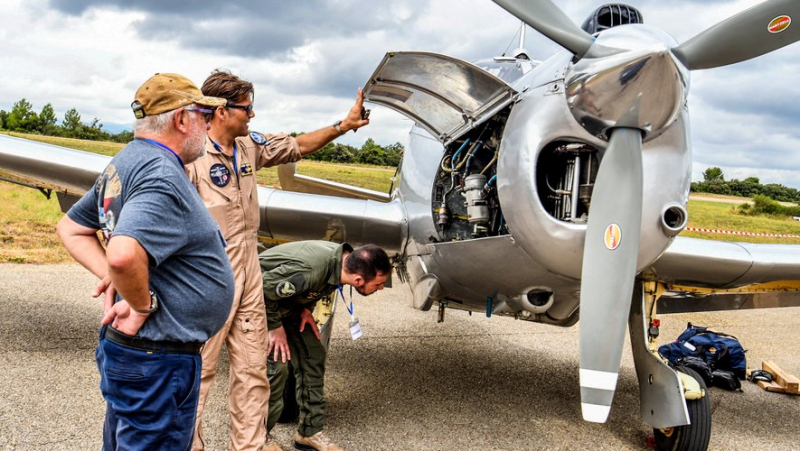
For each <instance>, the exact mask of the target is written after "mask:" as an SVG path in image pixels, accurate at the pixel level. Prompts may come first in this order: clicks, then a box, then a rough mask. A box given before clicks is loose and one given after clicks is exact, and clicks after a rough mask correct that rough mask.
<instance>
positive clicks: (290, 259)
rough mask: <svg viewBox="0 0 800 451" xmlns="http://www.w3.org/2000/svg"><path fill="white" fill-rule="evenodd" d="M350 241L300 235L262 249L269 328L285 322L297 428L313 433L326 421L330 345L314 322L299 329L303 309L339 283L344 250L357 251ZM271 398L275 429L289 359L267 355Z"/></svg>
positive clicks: (305, 434) (302, 432) (270, 424)
mask: <svg viewBox="0 0 800 451" xmlns="http://www.w3.org/2000/svg"><path fill="white" fill-rule="evenodd" d="M352 250H353V248H352V247H351V246H350V245H349V244H347V243H343V244H338V243H332V242H329V241H298V242H294V243H287V244H281V245H280V246H275V247H273V248H271V249H267V250H266V251H264V252H262V253H261V255H259V259H260V260H261V270H262V271H263V277H264V301H265V305H266V309H267V318H268V320H269V329H270V330H273V329H277V328H278V327H281V326H283V328H284V331H286V339H287V341H288V344H289V351H290V353H291V357H292V367H293V368H294V374H295V379H296V380H297V387H296V394H297V405H298V406H299V408H300V420H299V423H298V425H297V432H299V433H300V435H302V436H303V437H311V436H312V435H314V434H316V433H317V432H319V431H321V430H322V429H323V427H324V425H325V397H324V393H323V384H324V380H325V356H326V351H325V347H324V346H322V343H321V342H320V340H319V339H318V338H317V337H316V336H315V335H314V332H313V331H312V330H311V327H309V326H306V327H305V329H304V330H303V332H300V313H301V311H302V310H303V309H307V310H309V311H313V310H314V307H315V305H316V303H317V301H318V300H320V299H322V298H325V297H327V296H329V295H330V294H331V293H333V291H334V290H336V288H337V287H338V286H339V278H340V277H341V273H342V253H343V252H345V251H346V252H352ZM268 365H269V382H270V385H271V386H272V387H273V390H272V393H271V394H270V400H269V419H268V422H267V429H268V430H272V428H273V427H274V426H275V423H277V421H278V418H279V417H280V416H281V411H282V410H283V389H284V385H285V384H284V383H285V382H286V379H287V377H288V374H289V373H288V371H289V369H288V365H287V364H286V363H282V362H281V361H280V360H279V361H274V360H272V355H270V356H268Z"/></svg>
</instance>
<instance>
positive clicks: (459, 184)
mask: <svg viewBox="0 0 800 451" xmlns="http://www.w3.org/2000/svg"><path fill="white" fill-rule="evenodd" d="M509 111H510V107H509V108H506V109H505V110H503V111H501V112H500V113H498V114H496V115H495V116H493V117H492V118H491V119H490V120H488V121H487V122H486V123H485V124H483V125H481V126H478V127H476V128H474V129H473V130H471V131H470V132H469V133H467V134H465V135H464V136H461V137H460V138H459V139H457V140H454V141H453V142H452V143H450V145H448V146H447V147H446V148H445V152H444V156H443V157H442V160H441V162H440V164H439V169H438V172H437V174H436V179H435V182H434V184H433V193H432V195H431V199H432V203H431V207H432V209H433V212H432V213H433V217H434V218H435V220H436V225H437V229H438V231H439V241H463V240H468V239H473V238H481V237H487V236H497V235H503V234H507V233H508V229H507V227H506V224H505V222H504V219H503V212H502V209H501V208H500V201H499V200H498V197H497V185H496V180H497V160H498V157H499V149H500V139H501V137H502V135H503V128H504V126H505V123H506V120H507V119H508V114H509Z"/></svg>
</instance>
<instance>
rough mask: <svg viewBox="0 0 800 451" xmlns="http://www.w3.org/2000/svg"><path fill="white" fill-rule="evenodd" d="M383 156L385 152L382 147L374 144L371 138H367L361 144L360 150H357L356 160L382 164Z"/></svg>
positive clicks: (383, 163) (383, 162) (364, 162)
mask: <svg viewBox="0 0 800 451" xmlns="http://www.w3.org/2000/svg"><path fill="white" fill-rule="evenodd" d="M385 156H386V152H384V151H383V148H382V147H381V146H379V145H377V144H375V141H374V140H373V139H372V138H369V139H367V141H366V142H365V143H364V145H362V146H361V150H359V151H358V154H357V155H356V162H357V163H363V164H374V165H380V166H383V165H385V164H386V162H385V161H384V157H385Z"/></svg>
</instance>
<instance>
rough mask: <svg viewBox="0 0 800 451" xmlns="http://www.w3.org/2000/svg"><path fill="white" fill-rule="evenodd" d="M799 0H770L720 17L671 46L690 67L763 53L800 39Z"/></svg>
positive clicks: (676, 54) (694, 67) (675, 53)
mask: <svg viewBox="0 0 800 451" xmlns="http://www.w3.org/2000/svg"><path fill="white" fill-rule="evenodd" d="M793 18H794V19H796V20H800V1H798V0H771V1H767V2H764V3H761V4H758V5H756V6H754V7H752V8H750V9H748V10H745V11H742V12H741V13H739V14H737V15H735V16H733V17H731V18H729V19H727V20H724V21H722V22H720V23H718V24H716V25H714V26H713V27H711V28H709V29H708V30H706V31H704V32H702V33H700V34H698V35H697V36H695V37H693V38H692V39H689V40H688V41H686V42H684V43H683V44H681V45H679V46H678V47H675V48H673V49H672V53H673V54H674V55H675V56H676V57H677V58H678V59H679V60H680V61H681V62H682V63H683V64H684V65H685V66H686V67H687V68H689V69H690V70H695V69H710V68H714V67H720V66H726V65H728V64H734V63H738V62H740V61H745V60H748V59H750V58H755V57H757V56H761V55H764V54H766V53H769V52H771V51H773V50H777V49H779V48H781V47H785V46H787V45H789V44H791V43H793V42H795V41H797V40H800V24H793V23H792V19H793Z"/></svg>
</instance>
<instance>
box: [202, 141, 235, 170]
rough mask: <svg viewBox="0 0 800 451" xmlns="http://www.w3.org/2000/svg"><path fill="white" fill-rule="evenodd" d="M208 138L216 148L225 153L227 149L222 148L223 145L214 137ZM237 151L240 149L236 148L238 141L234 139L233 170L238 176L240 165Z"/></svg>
mask: <svg viewBox="0 0 800 451" xmlns="http://www.w3.org/2000/svg"><path fill="white" fill-rule="evenodd" d="M208 139H209V141H211V144H213V145H214V148H215V149H217V151H219V152H220V153H225V151H224V150H222V146H220V145H219V144H217V143H216V142H215V141H214V140H213V139H211V138H208ZM237 152H238V149H236V141H234V142H233V172H234V173H235V174H236V176H237V177H238V176H239V165H238V164H237V163H236V153H237Z"/></svg>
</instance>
